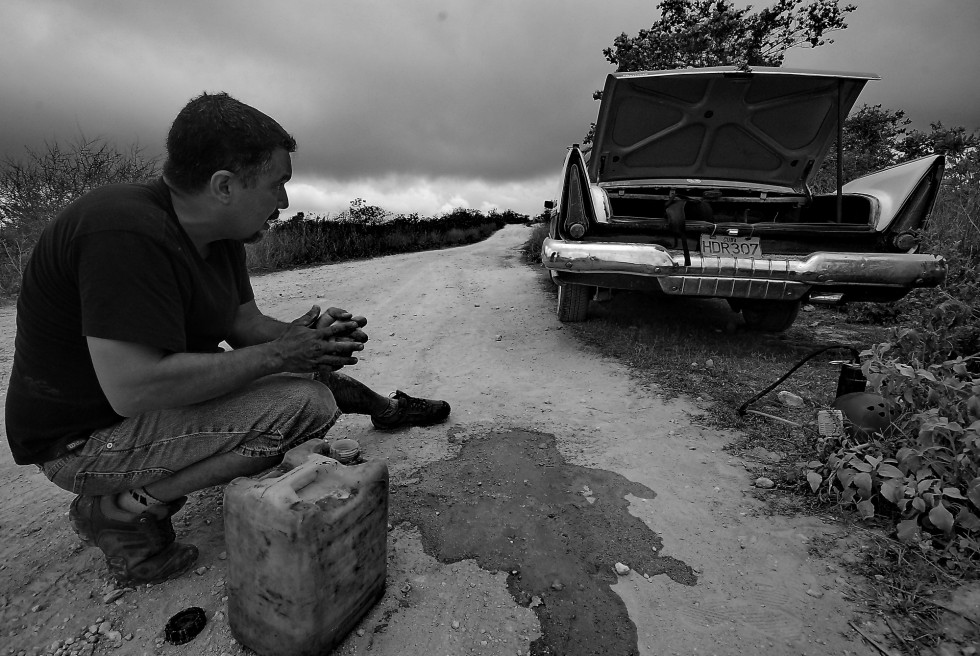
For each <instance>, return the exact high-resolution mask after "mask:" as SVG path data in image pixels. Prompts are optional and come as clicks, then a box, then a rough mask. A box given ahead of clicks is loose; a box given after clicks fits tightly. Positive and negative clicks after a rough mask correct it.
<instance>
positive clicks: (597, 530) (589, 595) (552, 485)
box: [389, 431, 696, 656]
mask: <svg viewBox="0 0 980 656" xmlns="http://www.w3.org/2000/svg"><path fill="white" fill-rule="evenodd" d="M627 494H632V495H633V496H635V497H640V498H644V499H652V498H654V496H655V494H654V492H653V491H652V490H650V489H649V488H647V487H646V486H643V485H640V484H638V483H634V482H632V481H629V480H627V479H625V478H623V477H622V476H620V475H618V474H614V473H611V472H606V471H602V470H599V469H590V468H588V467H580V466H577V465H572V464H569V463H567V462H565V460H564V459H563V458H562V456H561V454H560V453H559V452H558V449H557V448H556V446H555V438H554V436H552V435H545V434H541V433H532V432H527V431H507V432H494V433H489V434H487V435H485V436H478V437H469V438H468V440H467V441H466V443H465V444H464V445H463V447H462V450H461V452H460V454H459V456H457V457H456V458H455V459H453V460H445V461H439V462H435V463H432V464H430V465H427V466H425V467H423V468H422V469H419V470H418V471H417V472H415V473H414V474H413V478H412V479H410V481H406V484H404V485H402V486H399V487H398V488H397V490H395V491H394V493H393V494H392V495H391V500H390V503H391V505H390V509H389V512H390V517H391V522H392V523H400V522H408V523H411V524H413V525H415V526H417V527H418V528H419V531H420V532H421V535H422V543H423V545H424V547H425V551H426V553H428V554H429V555H430V556H433V557H435V558H437V559H438V560H440V561H442V562H444V563H449V562H456V561H459V560H463V559H469V558H472V559H474V560H476V562H477V563H478V564H479V565H480V567H482V568H484V569H487V570H491V571H493V570H499V571H506V572H509V573H510V575H509V576H508V577H507V586H508V589H509V590H510V593H511V595H513V597H514V599H515V600H517V602H518V603H519V604H521V605H523V606H529V607H531V608H533V609H534V612H535V613H536V614H537V617H538V621H539V622H540V623H541V633H542V635H541V637H540V638H539V639H538V640H536V641H535V642H534V643H532V645H531V653H532V654H535V655H544V654H562V655H563V656H575V655H578V654H617V655H625V654H636V653H637V638H636V626H635V625H634V624H633V622H632V621H631V620H630V618H629V615H628V614H627V610H626V606H625V604H624V603H623V602H622V600H621V599H620V597H619V595H617V594H616V593H615V592H613V591H612V589H611V588H610V584H612V583H615V582H616V578H617V576H616V573H615V570H614V565H615V564H616V563H617V562H621V563H625V564H627V565H629V566H630V567H631V568H632V569H633V570H635V571H636V572H638V573H639V574H640V575H644V574H646V575H649V576H651V577H652V576H657V575H661V574H663V575H666V576H669V577H670V578H671V579H673V580H674V581H677V582H679V583H683V584H687V585H694V584H695V583H696V578H695V576H694V573H693V572H692V570H691V568H690V567H689V566H688V565H686V564H685V563H683V562H681V561H679V560H676V559H674V558H670V557H660V556H659V555H658V554H659V553H660V550H661V548H662V546H663V544H662V542H661V540H660V537H659V536H658V535H657V534H656V533H654V532H653V531H651V530H650V529H649V528H648V527H647V526H646V525H645V524H644V523H643V522H642V521H640V520H639V519H637V518H636V517H634V516H633V515H631V514H630V513H629V510H628V503H627V501H626V499H625V496H626V495H627Z"/></svg>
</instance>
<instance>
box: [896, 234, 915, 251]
mask: <svg viewBox="0 0 980 656" xmlns="http://www.w3.org/2000/svg"><path fill="white" fill-rule="evenodd" d="M892 245H893V246H894V247H895V248H897V249H898V250H900V251H910V250H912V249H913V248H915V247H916V246H918V245H919V238H918V237H916V236H915V235H914V234H913V233H911V232H901V233H899V234H897V235H895V236H894V237H892Z"/></svg>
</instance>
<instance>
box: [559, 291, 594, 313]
mask: <svg viewBox="0 0 980 656" xmlns="http://www.w3.org/2000/svg"><path fill="white" fill-rule="evenodd" d="M591 295H592V288H591V287H588V286H586V285H574V284H572V283H567V282H566V283H564V284H562V285H558V320H559V321H561V322H562V323H573V322H576V321H585V317H586V316H587V315H588V313H589V297H590V296H591Z"/></svg>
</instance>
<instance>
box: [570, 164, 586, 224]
mask: <svg viewBox="0 0 980 656" xmlns="http://www.w3.org/2000/svg"><path fill="white" fill-rule="evenodd" d="M576 171H577V168H576ZM585 202H586V201H585V194H584V190H583V189H582V183H581V181H580V180H579V176H578V175H573V176H572V177H571V179H570V180H569V185H568V198H567V206H566V207H567V211H566V212H565V233H566V234H567V235H568V236H570V237H571V238H572V239H581V238H582V237H584V236H585V232H586V231H587V230H588V227H589V219H588V217H587V216H586V210H585Z"/></svg>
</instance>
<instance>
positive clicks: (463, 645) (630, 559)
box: [0, 226, 871, 656]
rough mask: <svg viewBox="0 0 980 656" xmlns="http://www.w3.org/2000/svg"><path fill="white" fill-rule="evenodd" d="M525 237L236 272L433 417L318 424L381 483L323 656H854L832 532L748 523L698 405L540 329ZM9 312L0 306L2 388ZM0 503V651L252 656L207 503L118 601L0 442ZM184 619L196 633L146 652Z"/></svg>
mask: <svg viewBox="0 0 980 656" xmlns="http://www.w3.org/2000/svg"><path fill="white" fill-rule="evenodd" d="M527 235H528V229H527V228H524V227H521V226H509V227H507V228H506V229H504V230H503V231H501V232H499V233H498V234H496V235H494V236H493V237H491V238H490V239H489V240H487V241H486V242H483V243H480V244H475V245H472V246H467V247H463V248H457V249H451V250H445V251H436V252H428V253H419V254H409V255H400V256H393V257H387V258H383V259H378V260H372V261H367V262H357V263H347V264H337V265H332V266H324V267H316V268H308V269H302V270H297V271H288V272H284V273H277V274H273V275H266V276H259V277H257V278H255V279H254V280H253V284H254V288H255V292H256V297H257V299H258V302H259V305H260V307H262V308H263V309H264V310H265V311H266V312H267V313H268V314H271V315H272V316H276V317H279V318H283V319H292V318H294V317H296V316H299V315H300V314H302V313H303V312H304V311H305V310H307V309H308V308H309V305H310V304H311V303H313V302H318V303H321V304H323V305H325V306H326V305H336V306H339V307H344V308H347V309H349V310H351V311H354V312H356V313H359V314H364V315H365V316H367V317H368V319H369V324H368V327H367V331H368V334H369V335H370V337H371V340H370V342H369V343H368V347H367V348H366V350H365V351H364V355H363V358H362V361H361V362H360V363H359V364H358V365H357V366H356V367H353V368H350V369H349V370H347V371H348V373H350V374H351V375H354V376H356V377H358V378H360V379H361V380H363V381H365V382H367V383H369V384H370V385H372V386H373V387H375V388H376V389H379V390H383V391H390V390H393V389H395V388H399V389H402V390H404V391H406V392H408V393H410V394H421V395H427V396H432V397H436V398H445V399H447V400H449V401H450V402H451V403H452V406H453V414H452V417H451V418H450V421H449V422H448V423H447V424H444V425H441V426H437V427H432V428H428V429H411V430H407V431H401V432H396V433H380V432H377V431H374V430H372V429H371V427H370V422H369V421H368V420H367V419H366V418H364V417H356V416H350V417H345V418H343V419H342V420H341V422H340V423H339V424H338V425H337V427H336V428H335V429H334V431H333V433H334V434H335V436H336V437H352V438H355V439H357V440H358V441H359V442H360V443H361V446H362V449H363V451H364V452H365V455H366V456H367V457H379V458H385V459H387V461H388V463H389V467H390V471H391V477H392V490H391V512H390V518H391V520H390V521H391V523H392V529H391V530H390V531H389V545H388V549H389V559H390V560H389V580H388V586H387V591H386V594H385V597H384V599H383V600H382V601H381V602H380V604H379V605H378V606H377V607H376V608H375V609H374V610H373V611H372V612H371V613H370V614H369V615H368V616H367V617H366V618H365V619H364V621H363V622H362V623H361V625H360V627H359V629H358V630H357V631H356V632H355V633H352V634H351V636H350V637H349V638H348V639H347V641H346V642H345V643H344V644H343V645H342V646H341V647H340V648H339V649H338V653H341V654H364V653H368V652H370V653H372V654H382V655H385V654H391V655H396V654H397V655H400V656H401V655H404V656H408V655H419V656H430V655H442V654H448V655H455V654H470V653H483V654H527V653H529V652H531V653H535V654H543V653H551V654H569V655H573V654H591V653H608V654H614V655H617V656H618V655H620V654H631V653H637V654H644V655H647V654H649V655H653V654H685V655H686V654H719V655H721V654H732V655H734V654H754V653H768V654H846V653H854V654H867V653H871V652H870V651H868V647H867V646H866V645H865V644H863V643H862V642H860V641H858V640H856V639H855V637H854V633H853V631H851V630H850V628H849V627H848V625H847V620H848V619H849V618H850V617H851V609H850V608H849V605H848V602H846V601H845V600H844V599H843V598H842V596H841V595H842V591H843V585H842V579H841V578H840V577H841V576H842V575H841V573H840V572H839V571H837V565H836V563H835V562H833V561H832V560H826V561H825V560H822V559H820V558H817V557H814V556H813V555H811V551H816V550H815V549H814V548H813V547H814V544H815V542H819V543H820V544H822V545H825V544H833V541H834V540H835V539H838V538H841V537H843V536H840V535H838V534H837V533H836V531H837V529H835V528H834V527H833V526H830V525H826V524H823V523H821V522H820V521H818V520H816V519H812V518H805V517H779V516H776V517H773V516H769V515H768V514H766V513H765V505H764V503H763V502H762V501H760V500H758V499H757V498H756V496H757V495H758V494H760V492H759V491H757V490H755V489H754V488H752V485H751V478H750V476H749V475H748V473H747V472H746V469H745V468H744V467H743V466H742V463H741V462H740V461H739V460H737V459H736V458H734V457H732V456H730V455H729V454H727V453H725V452H724V451H723V450H722V448H723V446H724V444H725V442H726V436H725V435H723V434H719V433H718V431H716V430H711V429H706V428H704V427H703V426H702V425H700V424H699V423H698V417H699V415H700V413H701V411H702V408H700V407H699V403H698V402H696V401H693V400H673V401H664V400H663V399H662V398H661V397H659V396H658V395H657V394H656V392H655V390H651V389H644V388H642V387H638V386H637V384H636V383H635V382H634V381H633V380H632V379H631V378H630V376H629V375H628V372H627V370H626V369H625V368H624V367H623V366H622V365H621V364H619V363H617V362H614V361H609V360H604V359H601V358H599V357H597V356H596V355H594V354H592V353H590V352H588V351H587V350H586V349H584V348H583V347H582V346H581V345H580V344H578V343H577V342H576V341H575V340H574V339H573V338H572V337H571V336H570V335H569V334H568V332H567V331H564V330H562V329H561V327H560V324H559V323H558V322H557V321H556V319H555V316H554V307H553V299H552V298H551V297H550V296H549V295H548V294H547V292H546V290H545V288H544V286H543V285H542V284H541V278H540V272H539V271H536V270H534V269H532V268H530V267H527V266H525V265H523V264H521V262H520V260H519V253H518V248H519V247H520V244H521V243H522V242H523V241H524V240H525V239H526V238H527ZM14 319H15V316H14V310H13V308H4V309H2V310H0V331H2V336H3V337H2V340H0V367H2V369H0V375H2V387H3V389H5V388H6V379H7V375H8V374H9V368H10V361H11V357H12V351H13V334H14ZM0 495H2V496H0V530H2V533H3V535H4V539H3V540H2V542H0V597H2V598H0V627H2V629H0V631H2V639H0V650H2V653H11V654H19V653H27V654H32V653H55V652H57V651H58V650H59V649H60V650H61V651H60V652H58V653H63V654H70V653H76V652H77V653H80V654H90V653H96V654H103V653H114V654H136V655H140V654H214V655H215V656H219V655H222V654H245V653H250V652H248V651H247V650H245V649H244V648H243V647H242V646H241V645H238V644H237V643H235V642H234V641H233V640H232V638H231V635H230V632H229V629H228V624H227V618H226V614H225V608H226V597H225V592H224V576H225V563H226V561H225V560H224V557H225V546H224V541H223V540H224V537H223V531H222V516H221V506H220V503H221V492H220V490H216V489H215V490H206V491H204V492H202V493H199V494H197V495H194V496H193V497H192V499H191V502H190V503H189V504H188V506H187V509H186V510H185V511H184V512H182V513H181V514H180V515H178V518H177V519H178V521H177V522H176V525H177V532H178V535H179V536H180V539H182V540H185V541H190V542H193V543H195V544H197V545H199V547H200V548H201V556H200V562H199V564H198V569H196V571H194V572H191V573H189V574H187V575H185V576H184V577H182V578H180V579H178V580H175V581H170V582H167V583H164V584H161V585H157V586H152V587H147V586H141V587H139V588H137V589H128V590H123V591H121V592H119V591H116V592H113V590H114V586H113V585H111V584H109V583H107V582H106V579H107V574H106V569H105V566H104V564H103V563H102V559H101V554H100V553H99V552H98V551H96V550H94V549H82V548H81V545H80V543H79V541H78V540H77V539H76V537H75V535H74V534H73V533H72V531H71V529H70V527H69V526H68V523H67V520H66V511H67V507H68V503H69V501H70V500H71V495H70V494H68V493H67V492H64V491H61V490H59V489H57V488H55V487H54V486H53V485H51V484H50V483H48V482H47V480H46V479H44V477H43V476H42V475H41V474H39V473H38V472H37V471H36V470H34V469H33V468H30V467H18V466H16V465H14V464H13V463H12V460H11V457H10V452H9V449H8V447H7V446H6V441H5V440H3V445H2V447H0ZM617 562H620V563H622V564H624V565H626V566H628V567H629V568H630V569H629V571H628V572H627V573H626V574H625V575H619V574H617V573H616V571H615V565H616V563H617ZM188 606H200V607H202V608H204V609H205V611H206V612H207V615H208V618H209V622H208V625H207V627H206V629H205V630H204V632H203V633H202V634H201V635H200V636H198V637H197V638H196V639H195V640H194V641H193V642H191V643H189V644H187V645H184V646H181V647H174V646H171V645H169V644H164V643H163V639H162V630H163V627H164V624H165V623H166V620H167V618H168V617H170V616H171V615H172V614H174V613H176V612H177V611H179V610H182V609H184V608H186V607H188ZM93 629H94V631H93ZM92 636H94V637H92ZM8 650H9V651H8Z"/></svg>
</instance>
